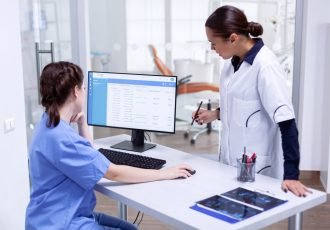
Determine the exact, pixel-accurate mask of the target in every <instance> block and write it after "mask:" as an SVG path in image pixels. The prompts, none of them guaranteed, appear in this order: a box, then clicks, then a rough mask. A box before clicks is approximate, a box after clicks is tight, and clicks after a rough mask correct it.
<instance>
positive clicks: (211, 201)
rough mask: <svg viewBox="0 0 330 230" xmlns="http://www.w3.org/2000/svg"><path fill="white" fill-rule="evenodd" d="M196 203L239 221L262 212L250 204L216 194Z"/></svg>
mask: <svg viewBox="0 0 330 230" xmlns="http://www.w3.org/2000/svg"><path fill="white" fill-rule="evenodd" d="M196 204H197V206H199V207H201V208H205V209H207V210H209V211H213V212H217V213H219V214H221V215H224V216H226V217H229V218H232V219H235V220H237V221H241V220H244V219H246V218H249V217H251V216H254V215H256V214H258V213H260V212H262V210H260V209H256V208H252V207H250V206H248V205H245V204H242V203H239V202H235V201H232V200H230V199H227V198H225V197H223V196H220V195H215V196H212V197H209V198H207V199H204V200H201V201H198V202H197V203H196Z"/></svg>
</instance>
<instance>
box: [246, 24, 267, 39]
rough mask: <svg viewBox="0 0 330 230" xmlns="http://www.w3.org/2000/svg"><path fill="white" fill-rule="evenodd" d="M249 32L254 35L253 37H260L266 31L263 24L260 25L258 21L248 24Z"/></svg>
mask: <svg viewBox="0 0 330 230" xmlns="http://www.w3.org/2000/svg"><path fill="white" fill-rule="evenodd" d="M248 32H249V33H250V34H251V35H252V36H253V37H258V36H260V35H262V33H263V32H264V30H263V28H262V25H260V24H259V23H257V22H249V25H248Z"/></svg>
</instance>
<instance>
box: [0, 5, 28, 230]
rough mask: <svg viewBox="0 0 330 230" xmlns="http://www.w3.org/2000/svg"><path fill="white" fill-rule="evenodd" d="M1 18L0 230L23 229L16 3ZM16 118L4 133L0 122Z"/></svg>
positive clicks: (25, 193) (22, 139)
mask: <svg viewBox="0 0 330 230" xmlns="http://www.w3.org/2000/svg"><path fill="white" fill-rule="evenodd" d="M0 6H1V14H0V28H1V31H2V32H1V36H0V54H1V55H0V66H1V77H0V78H1V84H0V148H1V160H0V175H1V189H0V197H1V205H0V226H1V229H6V230H15V229H24V222H25V209H26V206H27V203H28V199H29V193H30V192H29V180H28V160H27V147H26V145H27V144H26V130H25V108H24V90H23V74H22V69H23V67H22V57H21V39H20V25H19V0H11V1H1V3H0ZM7 118H15V121H16V128H15V129H14V130H13V131H11V132H8V133H5V132H4V125H3V122H4V120H5V119H7Z"/></svg>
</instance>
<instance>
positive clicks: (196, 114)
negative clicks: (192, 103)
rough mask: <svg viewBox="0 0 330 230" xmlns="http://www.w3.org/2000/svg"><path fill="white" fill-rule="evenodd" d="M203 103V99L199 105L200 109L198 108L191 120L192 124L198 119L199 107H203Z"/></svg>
mask: <svg viewBox="0 0 330 230" xmlns="http://www.w3.org/2000/svg"><path fill="white" fill-rule="evenodd" d="M202 104H203V101H201V103H199V106H198V109H197V111H196V113H195V116H194V119H193V120H192V121H191V124H190V125H193V124H194V121H195V120H196V118H197V116H198V112H199V109H200V108H201V106H202Z"/></svg>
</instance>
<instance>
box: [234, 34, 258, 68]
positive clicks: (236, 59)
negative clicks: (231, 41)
mask: <svg viewBox="0 0 330 230" xmlns="http://www.w3.org/2000/svg"><path fill="white" fill-rule="evenodd" d="M253 40H254V41H255V44H254V46H253V47H252V48H251V49H250V50H249V51H248V52H247V54H246V56H245V58H244V60H243V61H246V62H247V63H249V64H250V65H252V64H253V61H254V59H255V57H256V56H257V54H258V53H259V51H260V50H261V48H262V47H263V46H264V42H263V41H262V39H261V38H253ZM241 63H242V62H241V61H240V58H239V57H238V56H233V57H232V59H231V64H232V65H233V67H234V70H235V72H236V71H237V70H238V69H239V67H240V65H241Z"/></svg>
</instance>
